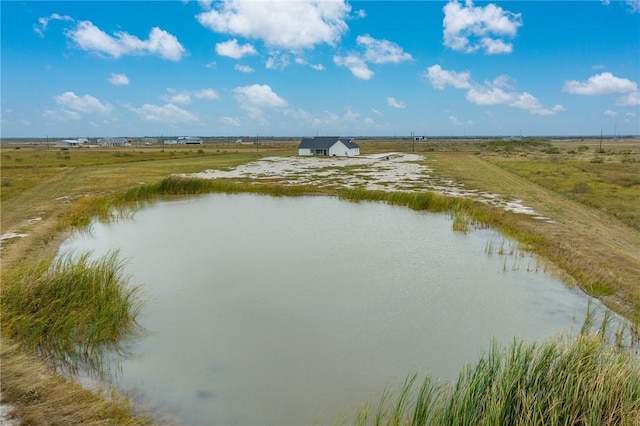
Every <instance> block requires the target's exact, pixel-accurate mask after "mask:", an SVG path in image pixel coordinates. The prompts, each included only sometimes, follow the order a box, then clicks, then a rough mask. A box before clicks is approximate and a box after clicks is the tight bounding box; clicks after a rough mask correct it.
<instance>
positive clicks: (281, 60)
mask: <svg viewBox="0 0 640 426" xmlns="http://www.w3.org/2000/svg"><path fill="white" fill-rule="evenodd" d="M287 66H289V55H286V54H281V53H279V52H273V53H272V55H271V57H269V59H267V62H266V64H265V68H267V69H268V70H283V69H285V68H286V67H287Z"/></svg>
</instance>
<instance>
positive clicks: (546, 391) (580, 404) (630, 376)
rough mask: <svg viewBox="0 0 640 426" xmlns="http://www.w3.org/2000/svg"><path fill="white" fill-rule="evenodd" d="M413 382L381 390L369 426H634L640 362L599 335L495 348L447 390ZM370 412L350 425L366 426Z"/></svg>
mask: <svg viewBox="0 0 640 426" xmlns="http://www.w3.org/2000/svg"><path fill="white" fill-rule="evenodd" d="M416 378H417V376H416V375H413V376H410V377H409V378H408V379H407V380H406V381H405V383H404V386H403V387H402V389H401V390H400V392H399V393H398V395H397V396H395V398H393V397H392V395H391V391H390V390H389V389H386V390H385V392H384V393H383V395H382V397H381V400H380V403H379V405H378V408H377V411H376V414H375V417H374V418H373V419H372V420H373V424H374V425H416V426H417V425H421V426H422V425H470V426H471V425H473V426H476V425H542V424H545V425H591V426H603V425H636V424H638V423H639V422H640V363H639V362H638V357H637V355H635V354H634V353H632V352H630V351H625V350H621V349H620V348H617V347H612V346H610V345H608V344H607V343H606V341H605V339H604V338H603V336H602V335H601V334H597V335H586V334H585V335H581V336H579V337H578V338H576V339H575V340H569V339H565V338H556V339H551V340H548V341H545V342H543V343H536V342H532V343H527V342H524V341H520V340H514V341H513V342H512V343H511V344H510V345H508V346H500V345H498V344H496V343H495V342H494V343H493V345H492V346H491V348H490V350H489V351H488V352H487V353H484V354H482V355H481V356H480V359H479V360H478V361H477V362H476V363H475V364H474V365H469V366H467V367H466V368H465V369H464V370H462V371H461V373H460V375H459V376H458V379H457V380H456V381H455V382H454V383H453V384H452V385H451V386H449V385H447V384H443V383H439V382H436V381H434V380H433V379H432V378H431V377H430V376H427V377H426V378H425V379H424V381H423V382H422V385H421V386H420V387H419V388H418V389H417V391H416V388H415V386H414V384H415V382H416ZM370 420H371V419H369V406H368V405H367V406H365V407H364V408H363V409H362V410H361V411H360V413H359V414H358V416H357V419H356V421H355V424H357V425H366V424H371V422H370Z"/></svg>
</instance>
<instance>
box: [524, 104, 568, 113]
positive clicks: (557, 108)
mask: <svg viewBox="0 0 640 426" xmlns="http://www.w3.org/2000/svg"><path fill="white" fill-rule="evenodd" d="M562 111H564V107H563V106H562V105H555V106H554V107H553V108H551V109H548V108H535V109H532V110H531V111H530V112H531V114H535V115H555V114H557V113H559V112H562Z"/></svg>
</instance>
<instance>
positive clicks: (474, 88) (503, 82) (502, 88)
mask: <svg viewBox="0 0 640 426" xmlns="http://www.w3.org/2000/svg"><path fill="white" fill-rule="evenodd" d="M422 75H423V76H424V77H426V78H427V79H429V81H430V82H431V85H432V86H433V87H434V88H435V89H438V90H444V89H445V88H446V87H447V85H450V86H453V87H455V88H457V89H465V90H467V94H466V99H467V101H469V102H471V103H473V104H476V105H507V106H510V107H512V108H519V109H523V110H526V111H529V113H531V114H535V115H553V114H557V113H559V112H561V111H564V107H563V106H562V105H556V106H554V107H553V108H551V109H549V108H545V107H544V106H543V105H542V104H541V103H540V101H539V100H538V99H537V98H536V97H535V96H533V95H532V94H531V93H528V92H517V91H515V90H513V88H512V85H511V82H510V78H509V76H507V75H504V74H503V75H499V76H498V77H496V78H495V79H493V81H485V82H484V83H483V84H478V83H475V82H473V81H472V80H471V73H469V72H462V73H457V72H455V71H448V70H443V69H442V67H441V66H440V65H433V66H431V67H429V68H427V71H426V72H424V73H423V74H422Z"/></svg>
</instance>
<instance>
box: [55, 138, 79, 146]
mask: <svg viewBox="0 0 640 426" xmlns="http://www.w3.org/2000/svg"><path fill="white" fill-rule="evenodd" d="M56 146H57V147H60V148H70V147H79V146H80V141H79V140H78V139H62V140H59V141H57V142H56Z"/></svg>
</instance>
